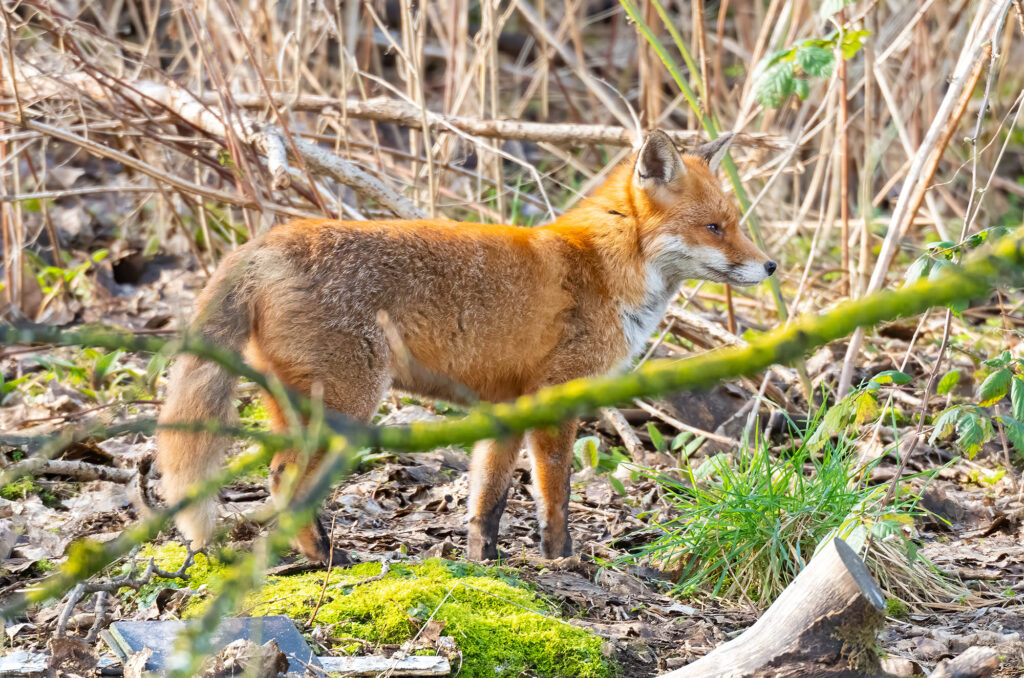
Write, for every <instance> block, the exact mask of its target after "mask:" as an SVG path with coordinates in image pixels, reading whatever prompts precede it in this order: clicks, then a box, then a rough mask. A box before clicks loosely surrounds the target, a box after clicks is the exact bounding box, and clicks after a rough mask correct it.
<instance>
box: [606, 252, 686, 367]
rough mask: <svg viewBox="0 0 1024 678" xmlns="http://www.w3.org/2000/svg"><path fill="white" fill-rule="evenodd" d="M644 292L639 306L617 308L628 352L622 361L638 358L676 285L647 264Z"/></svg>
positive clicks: (626, 361)
mask: <svg viewBox="0 0 1024 678" xmlns="http://www.w3.org/2000/svg"><path fill="white" fill-rule="evenodd" d="M645 278H646V280H645V282H646V286H647V291H646V293H645V294H644V297H643V301H641V303H640V305H638V306H628V305H623V306H622V307H621V308H620V309H619V322H620V323H621V325H622V333H623V337H624V338H625V340H626V346H627V348H628V351H629V355H628V356H627V358H626V360H625V361H624V362H625V363H626V364H627V365H628V363H629V361H631V360H632V359H633V358H635V357H637V356H638V355H639V354H640V352H641V351H642V350H643V348H644V346H645V344H646V342H647V339H648V337H650V336H651V334H652V333H653V332H654V330H655V328H656V327H657V326H658V323H659V322H661V319H662V317H664V315H665V309H666V308H668V302H669V300H671V299H672V297H673V296H674V295H675V293H676V290H677V289H678V287H679V286H678V285H671V284H668V283H666V281H665V279H664V277H663V276H662V274H661V272H660V271H659V270H658V269H657V268H656V267H655V266H648V268H647V274H646V276H645Z"/></svg>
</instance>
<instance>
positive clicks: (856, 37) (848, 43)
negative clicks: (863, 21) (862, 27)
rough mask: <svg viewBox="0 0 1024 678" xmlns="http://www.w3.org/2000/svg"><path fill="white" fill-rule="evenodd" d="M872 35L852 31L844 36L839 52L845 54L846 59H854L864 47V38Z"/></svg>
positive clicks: (865, 32)
mask: <svg viewBox="0 0 1024 678" xmlns="http://www.w3.org/2000/svg"><path fill="white" fill-rule="evenodd" d="M869 35H871V31H850V32H849V33H847V34H846V35H844V36H843V41H842V43H840V45H839V51H841V52H842V53H843V58H844V59H852V58H853V56H854V55H855V54H857V52H859V51H860V48H861V47H863V46H864V38H866V37H868V36H869Z"/></svg>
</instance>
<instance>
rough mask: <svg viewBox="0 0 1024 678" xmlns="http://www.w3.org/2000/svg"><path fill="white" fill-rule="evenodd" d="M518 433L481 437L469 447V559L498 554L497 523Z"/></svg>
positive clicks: (518, 444)
mask: <svg viewBox="0 0 1024 678" xmlns="http://www.w3.org/2000/svg"><path fill="white" fill-rule="evenodd" d="M522 441H523V437H522V436H521V435H517V436H512V437H510V438H505V439H503V440H481V441H480V442H478V443H477V444H476V445H475V446H474V447H473V456H472V458H471V459H470V469H469V559H470V560H493V559H495V558H497V557H498V525H499V523H500V522H501V515H502V514H503V513H504V512H505V502H506V501H507V500H508V487H509V485H510V484H511V482H512V471H513V470H514V469H515V465H516V457H517V456H518V455H519V448H520V446H521V444H522Z"/></svg>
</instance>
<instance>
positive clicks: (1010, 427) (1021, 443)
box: [999, 417, 1024, 455]
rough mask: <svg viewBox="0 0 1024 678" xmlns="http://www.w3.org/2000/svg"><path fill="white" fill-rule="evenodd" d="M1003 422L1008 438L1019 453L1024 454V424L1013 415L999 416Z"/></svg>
mask: <svg viewBox="0 0 1024 678" xmlns="http://www.w3.org/2000/svg"><path fill="white" fill-rule="evenodd" d="M999 421H1000V422H1001V423H1002V424H1003V432H1004V433H1006V439H1007V440H1009V441H1010V444H1012V445H1013V446H1014V447H1015V448H1016V449H1017V454H1020V455H1024V424H1022V423H1021V422H1020V420H1018V419H1015V418H1012V417H999Z"/></svg>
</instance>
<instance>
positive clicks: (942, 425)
mask: <svg viewBox="0 0 1024 678" xmlns="http://www.w3.org/2000/svg"><path fill="white" fill-rule="evenodd" d="M962 413H963V410H962V408H961V407H960V406H959V405H957V406H954V407H950V408H949V409H948V410H946V411H945V412H943V413H942V414H940V415H939V416H938V417H936V419H935V421H934V422H932V426H933V428H932V434H931V436H929V437H928V443H929V444H930V445H934V444H935V441H936V440H938V439H939V438H943V437H945V436H948V435H949V434H950V433H952V431H953V427H954V426H956V422H957V421H959V420H960V415H961V414H962Z"/></svg>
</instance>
